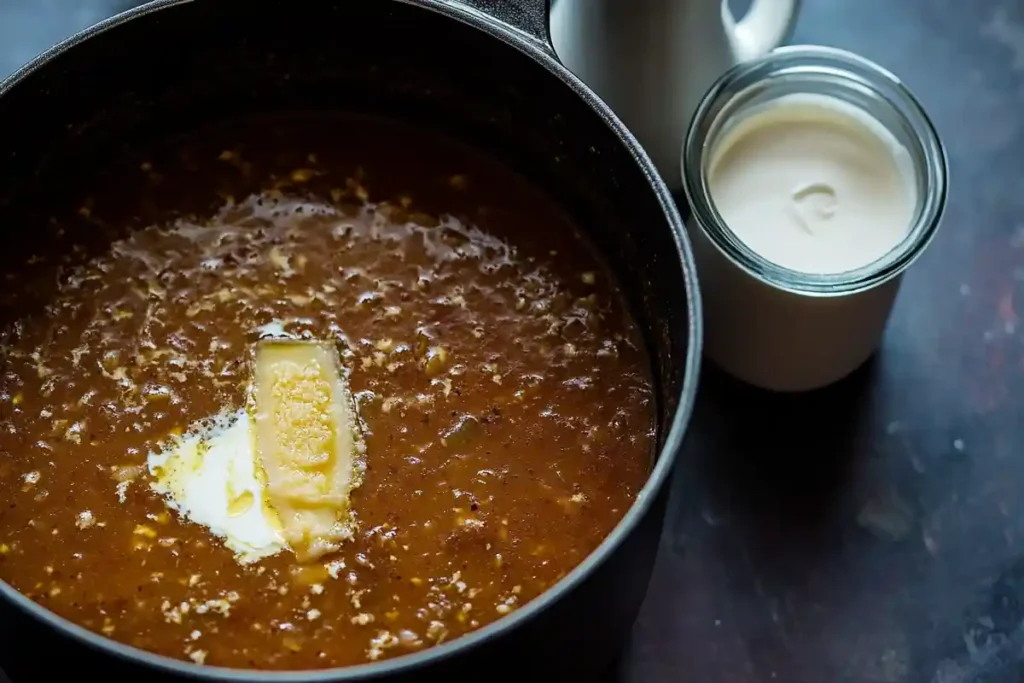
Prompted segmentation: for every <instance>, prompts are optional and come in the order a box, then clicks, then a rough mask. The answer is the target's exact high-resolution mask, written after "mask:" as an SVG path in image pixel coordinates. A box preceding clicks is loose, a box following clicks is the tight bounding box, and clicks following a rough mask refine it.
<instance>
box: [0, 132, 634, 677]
mask: <svg viewBox="0 0 1024 683" xmlns="http://www.w3.org/2000/svg"><path fill="white" fill-rule="evenodd" d="M89 175H90V176H91V179H90V181H89V182H88V183H87V184H86V185H83V187H86V186H87V187H88V189H83V191H82V193H81V194H79V195H77V196H76V197H75V198H74V201H73V203H71V204H69V206H68V207H67V208H66V209H61V208H57V207H59V206H61V205H60V204H59V203H58V204H55V205H54V206H55V208H54V211H53V215H52V216H46V217H39V219H40V220H39V221H38V224H27V225H25V226H23V227H22V228H21V229H23V230H30V231H37V232H38V234H40V235H42V234H44V233H45V235H46V238H45V239H39V244H42V245H45V246H40V247H38V248H37V249H36V250H35V253H31V254H21V255H19V258H18V260H17V262H16V263H14V262H12V261H11V255H10V254H9V255H8V256H7V257H5V258H6V260H7V262H8V265H7V267H6V272H4V274H3V276H4V277H5V278H6V280H5V285H4V287H3V291H2V292H0V314H2V315H3V319H2V321H0V323H2V332H0V343H2V356H0V359H2V371H3V374H2V377H0V490H2V491H3V496H4V501H5V504H4V505H3V507H0V578H2V579H3V580H5V581H8V582H9V583H11V584H12V585H13V586H14V587H15V588H17V589H18V590H19V591H21V592H22V593H24V594H25V595H27V596H29V597H31V598H32V599H34V600H36V601H38V602H39V603H41V604H42V605H44V606H46V607H48V608H50V609H52V610H54V611H55V612H57V613H59V614H61V615H63V616H65V617H67V618H69V619H71V620H73V621H75V622H77V623H80V624H82V625H84V626H86V627H88V628H90V629H92V630H95V631H97V632H100V633H103V634H105V635H107V636H109V637H111V638H113V639H115V640H119V641H123V642H125V643H129V644H132V645H135V646H138V647H140V648H144V649H146V650H150V651H154V652H159V653H162V654H166V655H169V656H173V657H180V658H187V659H191V660H192V661H195V662H198V663H205V664H215V665H220V666H230V667H239V668H259V669H285V668H287V669H298V668H326V667H333V666H344V665H350V664H356V663H361V662H364V661H367V660H376V659H381V658H386V657H391V656H397V655H400V654H404V653H408V652H412V651H416V650H419V649H422V648H425V647H429V646H431V645H434V644H437V643H440V642H442V641H445V640H450V639H452V638H456V637H458V636H459V635H462V634H464V633H466V632H468V631H471V630H473V629H475V628H478V627H480V626H482V625H485V624H487V623H489V622H491V621H493V620H495V619H498V618H500V617H501V616H503V615H505V614H508V613H510V612H512V611H513V610H515V609H517V608H519V607H521V606H522V605H524V604H525V603H526V602H528V601H529V600H531V599H533V598H534V597H536V596H537V595H539V594H540V593H541V592H543V591H544V590H546V589H547V588H548V587H550V586H551V585H552V584H554V583H555V582H557V581H558V580H559V579H560V578H561V577H562V576H564V575H565V574H566V573H567V572H568V571H570V570H571V569H572V568H573V567H574V566H576V565H577V564H579V563H580V562H581V561H582V560H583V559H584V558H585V557H586V556H587V554H589V553H590V552H591V551H592V550H593V549H594V548H595V547H596V546H597V545H598V544H599V543H600V542H601V540H602V539H603V538H604V537H605V536H606V535H607V534H608V533H609V531H611V529H612V528H613V527H614V525H615V524H616V523H617V522H618V521H619V519H620V518H621V517H622V515H623V514H625V512H626V510H627V509H628V508H629V506H630V505H631V504H632V502H633V500H634V498H635V495H636V493H637V491H638V490H639V489H640V487H641V486H642V485H643V483H644V481H645V479H646V477H647V474H648V471H649V467H650V462H651V457H652V450H653V447H654V406H653V397H652V381H651V377H650V370H649V367H648V362H647V358H646V355H645V353H644V350H643V345H642V341H641V338H640V334H639V331H638V329H637V326H636V324H635V323H634V322H633V320H632V319H631V317H630V315H629V312H628V311H627V310H626V308H625V304H624V300H623V298H622V296H621V294H620V292H619V291H618V290H617V287H616V285H615V283H614V282H613V280H612V278H611V275H610V273H609V272H608V271H607V270H606V269H605V268H604V266H603V265H602V264H601V263H600V261H599V260H598V259H597V258H596V257H595V255H594V254H593V252H592V250H591V249H590V248H589V246H588V245H587V244H586V243H585V241H584V240H583V239H582V238H581V236H580V235H579V233H578V231H577V230H576V229H575V228H574V226H573V224H572V223H571V221H570V220H569V219H568V218H567V217H566V216H565V215H564V214H563V212H562V211H561V210H560V209H559V207H558V206H557V205H555V204H554V203H553V202H551V201H550V199H548V198H547V197H545V196H544V195H543V194H542V193H540V192H539V191H538V190H537V189H535V188H533V187H532V186H530V185H529V184H528V183H526V182H525V181H524V180H523V179H522V178H520V177H519V176H517V175H515V174H514V173H512V172H510V171H509V170H507V169H505V168H504V167H502V166H500V165H498V164H496V163H494V162H492V161H491V160H489V159H487V158H484V157H481V156H479V155H478V154H477V153H475V152H473V151H472V150H469V149H467V148H465V147H463V146H461V145H459V144H456V143H454V142H452V141H449V140H446V139H443V138H439V137H433V136H431V135H428V134H425V133H424V132H423V131H421V130H417V129H411V128H406V127H404V126H399V125H397V124H392V123H386V122H380V121H372V120H366V119H330V120H325V119H312V118H310V119H306V118H302V119H299V118H295V119H286V120H278V121H260V122H254V123H251V124H238V125H234V126H230V127H220V128H215V129H210V130H207V131H204V132H202V133H200V134H196V135H193V136H190V137H188V138H182V139H179V140H175V141H173V142H172V143H168V144H166V145H162V146H160V147H158V148H154V149H149V150H145V151H144V152H142V151H140V153H139V154H138V156H137V157H134V158H132V159H129V160H125V161H121V162H119V163H117V164H114V165H112V166H111V167H109V168H104V169H99V170H90V173H89ZM30 223H31V222H30ZM261 337H264V338H265V337H286V338H299V339H311V340H318V341H322V342H329V343H331V344H333V345H334V348H336V350H337V353H338V358H339V359H340V361H341V363H342V365H343V367H344V369H345V375H346V380H347V383H348V387H349V390H350V392H351V395H352V397H353V403H354V407H355V410H356V414H357V416H358V420H359V426H360V436H361V439H362V441H363V442H364V444H365V451H364V452H362V454H361V463H360V464H361V466H364V467H365V475H364V476H363V480H362V483H361V485H360V486H359V487H358V488H355V489H354V490H353V491H352V494H351V502H352V510H353V513H354V515H355V520H356V522H357V528H356V529H355V531H354V534H353V536H352V538H351V539H350V540H348V541H347V542H345V543H343V544H342V547H341V549H340V550H339V551H337V552H334V553H330V554H327V555H325V556H323V557H321V558H318V559H317V560H316V561H312V562H307V563H304V564H300V563H299V562H298V561H297V559H296V556H295V555H294V554H293V553H292V552H291V551H290V550H289V549H288V548H287V547H286V546H285V545H284V544H283V543H282V541H281V539H280V535H279V534H278V533H277V532H278V531H279V529H278V528H277V527H275V524H274V511H273V509H272V508H270V509H268V508H269V506H268V505H267V504H266V503H265V502H264V501H263V500H262V499H261V495H262V493H263V492H264V488H265V480H264V479H261V476H260V472H259V470H260V467H259V462H258V461H256V460H254V455H253V448H252V432H251V428H250V427H249V426H248V424H247V422H246V420H247V413H246V408H247V397H248V396H249V394H250V392H251V389H252V374H253V372H252V349H253V347H254V345H255V343H256V342H257V341H258V340H259V339H260V338H261ZM190 448H191V449H192V450H190V451H188V453H191V454H192V455H191V456H189V457H191V458H192V460H188V462H187V464H188V467H185V468H184V469H183V470H182V472H184V474H180V473H179V474H180V476H181V477H184V478H185V479H188V482H186V483H187V484H188V485H182V482H181V481H178V482H177V483H175V482H169V481H168V480H167V471H166V470H167V468H166V466H165V463H166V459H167V458H173V457H177V458H184V456H182V453H183V452H185V451H183V449H185V450H188V449H190ZM185 460H187V458H186V459H185ZM185 460H181V462H185ZM161 463H164V465H161ZM247 467H248V469H247V470H246V468H247ZM242 470H246V471H242ZM246 494H248V497H246ZM264 513H266V514H264Z"/></svg>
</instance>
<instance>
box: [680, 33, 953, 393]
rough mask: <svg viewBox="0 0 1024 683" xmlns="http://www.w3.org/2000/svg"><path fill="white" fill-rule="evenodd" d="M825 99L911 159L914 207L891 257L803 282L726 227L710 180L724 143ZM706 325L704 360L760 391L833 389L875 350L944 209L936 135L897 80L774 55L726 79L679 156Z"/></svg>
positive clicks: (844, 56)
mask: <svg viewBox="0 0 1024 683" xmlns="http://www.w3.org/2000/svg"><path fill="white" fill-rule="evenodd" d="M798 94H799V95H807V94H809V95H822V96H827V97H830V98H836V99H838V100H840V101H841V102H842V103H845V104H846V105H850V106H853V107H856V108H857V109H858V110H860V111H861V112H863V113H864V114H867V115H868V116H869V117H870V118H871V119H874V120H875V121H877V122H878V123H879V124H880V125H882V126H884V127H885V129H886V130H887V131H888V132H889V133H890V134H891V136H892V137H893V138H895V140H896V141H897V142H898V143H899V144H900V145H901V146H902V147H904V148H905V149H906V151H907V153H908V155H909V157H910V159H911V163H912V165H913V177H914V182H915V184H916V190H917V192H916V196H917V207H916V211H915V213H914V219H913V221H912V224H911V225H910V226H909V229H908V231H907V233H906V235H905V237H904V238H903V240H902V241H901V242H900V243H899V244H897V245H896V246H895V247H894V248H893V249H892V250H891V251H889V252H888V253H886V254H885V255H883V256H882V257H881V258H879V259H877V260H876V261H874V262H872V263H869V264H867V265H865V266H863V267H860V268H857V269H855V270H850V271H847V272H843V273H836V274H825V275H820V274H809V273H801V272H798V271H794V270H789V269H786V268H783V267H780V266H778V265H776V264H774V263H771V262H769V261H768V260H766V259H765V258H763V257H762V256H761V255H759V254H757V253H756V252H754V251H753V250H751V249H750V248H749V247H747V245H746V244H744V243H743V242H742V241H741V240H740V239H739V238H738V237H737V236H736V235H735V234H734V233H733V232H732V231H731V230H730V229H729V226H728V225H726V224H725V222H724V221H723V219H722V216H721V214H720V213H719V211H718V210H717V209H716V208H715V204H714V201H713V199H712V196H711V193H710V190H709V183H708V171H709V164H710V160H711V158H712V154H713V152H714V150H715V146H716V144H718V142H719V141H721V140H722V136H723V133H725V132H727V131H728V130H729V129H730V126H732V125H734V124H735V123H737V122H738V121H741V120H743V118H744V117H745V116H747V115H749V114H750V113H751V112H754V111H756V110H763V108H764V107H766V106H770V105H771V103H772V102H773V101H775V100H777V99H779V98H781V97H786V96H791V95H798ZM682 170H683V182H684V187H685V190H686V197H687V200H688V202H689V204H690V209H691V212H692V217H691V219H690V223H689V232H690V236H691V239H692V241H693V244H694V253H695V255H696V257H697V268H698V276H699V279H700V282H701V294H702V298H703V301H704V312H705V313H704V315H705V330H706V336H705V346H704V348H705V353H706V354H707V356H708V357H709V358H710V359H711V360H712V361H713V362H715V363H716V364H717V365H719V366H720V367H721V368H723V369H724V370H725V371H727V372H728V373H730V374H732V375H734V376H736V377H738V378H739V379H742V380H744V381H746V382H749V383H751V384H754V385H756V386H760V387H763V388H766V389H772V390H779V391H800V390H808V389H814V388H817V387H821V386H824V385H827V384H830V383H832V382H834V381H836V380H839V379H841V378H842V377H844V376H846V375H848V374H849V373H850V372H852V371H853V370H855V369H856V368H857V367H858V366H860V365H861V364H862V363H863V362H864V361H865V360H867V358H868V357H870V356H871V354H872V353H873V352H874V351H875V349H876V348H877V347H878V345H879V342H880V341H881V337H882V333H883V331H884V329H885V326H886V323H887V321H888V318H889V314H890V312H891V310H892V306H893V303H894V301H895V298H896V294H897V291H898V290H899V285H900V281H901V278H902V274H903V273H904V271H905V270H906V269H907V268H908V267H909V266H910V264H911V263H913V262H914V260H915V259H917V257H918V256H920V255H921V253H922V252H923V251H924V250H925V248H926V247H927V246H928V244H929V242H930V241H931V239H932V237H933V236H934V235H935V233H936V230H937V229H938V226H939V223H940V221H941V218H942V214H943V211H944V209H945V203H946V194H947V173H948V171H947V161H946V154H945V150H944V148H943V146H942V143H941V141H940V139H939V135H938V133H937V132H936V130H935V127H934V126H933V124H932V123H931V121H930V120H929V118H928V115H927V114H926V113H925V111H924V109H923V108H922V107H921V105H920V103H919V102H918V101H917V99H916V98H915V97H914V96H913V94H911V92H910V91H909V90H908V89H907V88H906V86H904V85H903V84H902V83H901V82H900V80H899V79H898V78H896V76H894V75H893V74H891V73H889V72H888V71H886V70H885V69H883V68H882V67H880V66H878V65H876V64H874V63H872V62H870V61H868V60H866V59H864V58H862V57H859V56H857V55H854V54H852V53H849V52H844V51H842V50H836V49H833V48H827V47H817V46H795V47H787V48H780V49H778V50H775V51H774V52H771V53H769V54H768V55H766V56H765V57H763V58H761V59H758V60H756V61H753V62H746V63H743V64H740V65H737V66H736V67H734V68H732V69H731V70H729V71H728V72H726V73H725V74H724V75H723V76H722V77H721V78H720V79H719V80H718V81H717V82H716V83H715V84H714V85H713V86H712V88H711V89H710V90H709V91H708V93H707V94H706V95H705V97H704V99H703V101H702V102H701V104H700V106H699V107H698V109H697V111H696V113H695V115H694V118H693V120H692V122H691V124H690V127H689V131H688V133H687V136H686V140H685V143H684V148H683V156H682Z"/></svg>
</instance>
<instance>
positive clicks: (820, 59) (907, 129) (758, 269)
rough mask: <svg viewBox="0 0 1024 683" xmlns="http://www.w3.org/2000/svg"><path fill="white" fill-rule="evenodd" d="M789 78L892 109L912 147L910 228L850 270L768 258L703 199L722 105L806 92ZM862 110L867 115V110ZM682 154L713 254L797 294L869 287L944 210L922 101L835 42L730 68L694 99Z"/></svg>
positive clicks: (920, 243) (912, 248)
mask: <svg viewBox="0 0 1024 683" xmlns="http://www.w3.org/2000/svg"><path fill="white" fill-rule="evenodd" d="M794 84H795V85H800V84H804V85H808V86H810V85H813V84H817V85H822V86H826V85H827V86H828V88H829V89H830V91H829V92H828V94H831V95H834V94H836V91H846V92H847V93H852V94H855V95H856V96H857V97H858V98H868V99H872V100H874V101H875V102H876V103H877V104H878V106H881V107H885V108H886V109H887V113H890V114H895V116H896V118H897V119H898V120H899V121H900V124H901V129H902V132H904V133H906V134H908V135H909V136H910V138H911V139H910V142H911V143H912V145H913V146H914V148H915V149H913V150H908V151H909V152H911V154H910V156H911V159H912V160H913V167H914V174H915V176H916V178H917V182H918V186H919V188H920V189H919V193H918V194H919V197H918V206H917V211H916V213H915V217H914V219H913V221H912V223H911V225H910V229H909V230H908V232H907V234H906V235H905V236H904V238H903V240H901V241H900V242H899V243H898V244H897V245H895V246H894V247H893V248H892V249H891V250H890V251H888V252H886V253H885V254H883V255H881V256H880V257H879V258H878V259H876V260H874V261H872V262H870V263H867V264H865V265H863V266H860V267H858V268H856V269H853V270H849V271H844V272H840V273H827V274H818V273H805V272H801V271H798V270H793V269H790V268H786V267H784V266H781V265H779V264H777V263H774V262H772V261H769V260H768V259H766V258H765V257H763V256H761V255H760V254H759V253H757V252H756V251H754V250H753V249H751V248H750V247H749V246H747V245H746V244H745V243H744V242H743V241H741V240H740V239H739V237H737V236H736V234H735V233H734V232H733V231H732V230H731V229H730V228H729V227H728V225H727V224H726V222H725V220H724V219H723V218H722V216H721V214H720V213H719V212H718V209H717V208H716V207H715V203H714V200H713V199H712V197H711V192H710V188H709V184H708V178H707V171H708V162H709V159H710V157H711V154H712V153H713V151H714V145H715V143H716V139H715V138H716V135H717V133H718V132H719V131H721V129H722V127H723V126H725V125H726V124H727V123H729V122H731V121H733V120H734V119H733V118H732V115H731V113H730V111H729V107H730V106H732V107H733V109H742V99H743V98H744V97H745V96H746V97H750V96H751V92H753V91H761V92H763V91H764V90H765V89H767V88H773V87H774V88H783V89H784V88H785V87H789V88H790V89H789V90H788V91H787V92H786V93H785V94H798V93H801V92H808V91H804V90H801V89H792V86H794ZM843 99H845V98H843ZM737 101H740V104H737ZM854 106H859V105H857V104H854ZM861 108H865V107H861ZM732 113H736V112H732ZM867 113H868V114H871V112H870V111H867ZM872 116H873V115H872ZM873 117H874V116H873ZM879 123H881V124H882V125H883V126H884V125H886V124H885V123H883V122H881V121H879ZM886 127H887V128H888V126H886ZM682 152H683V153H682V158H681V164H682V172H683V173H682V175H683V188H684V191H685V193H686V198H687V201H688V203H689V205H690V210H691V212H692V214H693V218H694V221H693V222H695V223H696V224H697V227H698V229H700V230H702V231H703V232H704V234H705V236H706V237H707V238H708V240H709V241H710V242H711V243H712V244H713V245H714V246H715V248H716V249H718V251H719V252H721V253H722V254H723V255H724V256H725V257H726V258H727V259H728V260H729V261H731V262H732V263H733V264H734V265H736V266H738V267H739V268H741V269H743V270H744V271H746V272H747V274H749V275H751V276H752V277H754V278H756V279H758V280H760V281H762V282H764V283H765V284H768V285H770V286H772V287H775V288H777V289H781V290H785V291H789V292H793V293H797V294H804V295H808V296H822V297H827V296H843V295H849V294H853V293H857V292H862V291H866V290H869V289H873V288H875V287H877V286H879V285H881V284H883V283H885V282H887V281H889V280H891V279H893V278H895V277H897V276H899V275H900V274H901V273H903V271H905V270H906V269H907V268H908V267H909V266H910V265H911V264H912V263H913V262H914V261H915V260H917V258H918V257H919V256H920V255H921V254H922V253H923V252H924V250H925V249H926V248H927V246H928V245H929V244H930V243H931V240H932V239H933V238H934V236H935V234H936V232H937V230H938V226H939V224H940V222H941V219H942V215H943V213H944V212H945V205H946V199H947V194H948V175H949V169H948V160H947V158H946V150H945V147H944V146H943V144H942V141H941V139H940V137H939V134H938V131H937V130H936V128H935V125H934V124H933V123H932V121H931V119H930V118H929V116H928V114H927V113H926V112H925V109H924V107H923V106H922V105H921V103H920V102H919V100H918V99H917V97H916V96H915V95H914V94H913V93H912V92H911V91H910V89H909V88H907V86H906V85H904V83H903V82H902V81H901V80H900V79H899V78H897V77H896V75H895V74H893V73H892V72H890V71H889V70H887V69H885V68H884V67H882V66H880V65H878V64H876V63H875V62H872V61H871V60H869V59H867V58H865V57H862V56H860V55H857V54H855V53H852V52H848V51H846V50H841V49H838V48H833V47H825V46H818V45H794V46H787V47H781V48H778V49H776V50H773V51H771V52H769V53H768V54H766V55H764V56H763V57H760V58H758V59H755V60H751V61H747V62H742V63H740V64H737V65H735V66H733V67H732V68H731V69H729V70H728V71H726V72H725V73H724V74H722V76H720V77H719V78H718V80H717V81H715V83H714V84H713V85H712V86H711V88H710V89H709V90H708V92H707V93H706V94H705V95H704V97H703V98H702V99H701V102H700V104H699V105H698V106H697V109H696V111H695V113H694V115H693V118H692V119H691V121H690V125H689V127H688V129H687V133H686V137H685V140H684V143H683V150H682Z"/></svg>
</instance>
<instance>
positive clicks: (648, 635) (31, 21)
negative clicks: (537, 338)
mask: <svg viewBox="0 0 1024 683" xmlns="http://www.w3.org/2000/svg"><path fill="white" fill-rule="evenodd" d="M704 1H711V0H704ZM123 4H124V3H117V2H110V1H103V0H76V2H73V3H69V2H64V1H63V0H3V1H2V2H0V71H3V72H8V71H10V70H12V69H14V68H16V67H17V66H18V65H19V64H21V63H23V62H24V61H25V60H27V59H29V58H30V57H31V56H32V55H33V54H34V53H36V52H38V51H41V50H43V49H45V48H46V47H47V46H48V45H49V44H51V43H52V42H54V41H56V40H59V39H60V38H61V37H63V36H65V35H67V34H69V33H70V32H72V31H73V30H75V29H77V28H80V27H81V26H84V25H85V24H88V23H90V22H92V21H95V20H97V19H99V18H101V17H102V16H104V15H106V14H108V13H110V12H111V11H113V10H115V9H117V8H118V7H120V6H122V5H123ZM796 40H797V41H799V42H815V43H827V44H832V45H836V46H839V47H844V48H848V49H852V50H854V51H857V52H860V53H862V54H864V55H865V56H867V57H870V58H872V59H875V60H877V61H879V62H881V63H882V64H884V65H886V66H888V67H889V68H891V69H892V70H893V71H895V72H896V73H897V74H899V75H900V76H901V77H902V78H904V80H905V81H906V82H907V83H908V84H909V85H910V86H911V87H912V88H913V89H914V90H915V92H916V93H917V94H918V95H919V97H920V98H921V100H922V101H923V103H924V104H925V106H926V107H927V109H928V110H929V111H930V113H931V114H932V115H933V117H934V119H935V121H936V124H937V125H938V127H939V129H940V131H941V133H942V134H943V136H944V139H945V141H946V143H947V146H948V148H949V155H950V164H951V172H952V194H951V199H950V204H949V210H948V213H947V217H946V221H945V225H944V227H943V230H942V231H941V233H940V235H939V237H938V238H937V239H936V241H935V243H934V244H933V246H932V247H931V249H930V250H929V252H928V253H927V254H926V255H925V256H924V258H923V259H922V260H921V261H920V262H919V263H918V264H917V265H916V266H914V267H913V268H912V269H911V271H910V273H909V275H908V277H907V278H906V281H905V284H904V289H903V292H902V294H901V297H900V300H899V302H898V305H897V309H896V312H895V315H894V318H893V321H892V324H891V327H890V330H889V333H888V335H887V336H886V340H885V344H884V347H883V350H882V353H881V354H880V356H879V357H878V358H877V359H876V361H875V362H874V363H873V364H872V365H871V366H870V367H868V368H865V370H864V371H863V372H861V373H859V374H858V375H857V376H855V377H853V378H851V380H850V381H848V382H846V383H844V384H843V385H841V386H838V387H835V388H833V389H832V390H828V391H826V392H823V393H821V394H818V395H816V396H813V397H804V398H797V399H793V398H790V399H785V400H782V399H779V398H777V397H768V396H765V395H761V394H758V393H755V392H753V391H749V390H745V389H743V388H740V387H737V386H735V385H733V384H732V383H730V382H728V381H725V380H723V379H722V378H720V377H718V376H717V375H715V374H714V373H713V372H712V373H707V375H706V377H705V379H704V385H703V388H702V392H701V397H700V400H699V401H698V408H697V413H696V416H695V420H694V424H693V428H692V430H691V434H690V438H689V441H688V444H687V448H686V453H685V458H684V460H683V462H682V463H681V466H680V468H679V470H678V472H677V474H676V480H675V484H674V491H673V493H674V500H673V503H672V506H671V511H670V513H669V520H668V524H667V528H666V534H665V538H664V542H663V545H662V553H661V557H660V561H659V565H658V568H657V570H656V573H655V577H654V579H653V581H652V584H651V590H650V593H649V597H648V602H647V605H646V607H645V610H644V613H643V615H642V616H641V618H640V621H639V622H638V624H637V627H636V630H635V635H634V638H633V642H632V643H631V644H630V646H629V648H628V650H627V652H626V654H625V655H624V657H623V661H622V666H621V671H620V672H619V674H618V676H617V677H616V680H619V681H628V682H629V683H641V682H643V683H647V682H658V683H660V682H661V681H696V682H699V683H720V682H721V683H754V682H760V681H776V680H777V681H783V682H785V683H848V682H849V683H860V682H862V681H863V682H866V683H874V682H882V683H903V682H906V683H995V682H999V683H1002V682H1012V681H1019V680H1024V495H1022V492H1021V490H1020V489H1021V487H1022V486H1024V453H1022V451H1024V344H1022V337H1021V334H1020V332H1018V327H1020V326H1021V322H1020V321H1019V320H1018V315H1017V302H1018V300H1019V299H1020V297H1021V296H1022V295H1024V119H1022V117H1021V115H1020V111H1021V110H1022V105H1024V7H1022V6H1021V4H1020V3H1019V2H1016V0H974V1H973V2H965V1H964V0H900V1H899V2H894V1H893V0H804V13H803V16H802V18H801V22H800V24H799V26H798V29H797V35H796ZM182 49H187V45H184V44H183V46H182Z"/></svg>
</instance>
